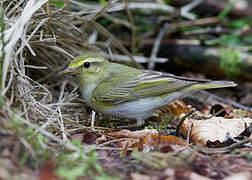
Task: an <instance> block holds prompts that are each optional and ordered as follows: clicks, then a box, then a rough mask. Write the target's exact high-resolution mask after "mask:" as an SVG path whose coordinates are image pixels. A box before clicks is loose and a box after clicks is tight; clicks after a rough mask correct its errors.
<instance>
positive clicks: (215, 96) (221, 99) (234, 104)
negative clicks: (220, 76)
mask: <svg viewBox="0 0 252 180" xmlns="http://www.w3.org/2000/svg"><path fill="white" fill-rule="evenodd" d="M199 93H201V94H203V95H205V96H208V97H211V98H213V99H216V100H218V101H221V102H223V103H225V104H231V105H232V106H234V107H236V108H240V109H245V110H247V111H249V112H252V108H250V107H247V106H244V105H242V104H239V103H237V102H235V101H233V100H231V99H227V98H225V99H224V98H222V97H220V96H217V95H215V94H212V93H209V92H207V91H204V90H201V91H199Z"/></svg>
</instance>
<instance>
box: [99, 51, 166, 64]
mask: <svg viewBox="0 0 252 180" xmlns="http://www.w3.org/2000/svg"><path fill="white" fill-rule="evenodd" d="M101 54H102V55H103V56H105V57H107V58H110V56H109V55H108V54H105V53H101ZM133 57H134V59H135V60H136V62H138V63H147V62H149V61H150V58H148V57H144V56H133ZM113 58H114V60H118V61H126V62H130V61H131V59H130V58H129V57H128V56H124V55H120V54H113ZM153 61H155V62H157V63H165V62H167V61H168V59H167V58H158V57H157V58H155V59H153Z"/></svg>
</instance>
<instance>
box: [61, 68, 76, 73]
mask: <svg viewBox="0 0 252 180" xmlns="http://www.w3.org/2000/svg"><path fill="white" fill-rule="evenodd" d="M74 73H75V70H74V69H73V68H70V67H68V68H66V69H63V70H62V71H60V74H74Z"/></svg>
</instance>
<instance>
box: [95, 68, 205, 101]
mask: <svg viewBox="0 0 252 180" xmlns="http://www.w3.org/2000/svg"><path fill="white" fill-rule="evenodd" d="M134 70H136V69H134ZM112 76H113V80H112V79H111V77H112ZM206 81H207V80H206ZM206 81H205V80H202V82H206ZM199 82H201V81H200V80H195V79H190V78H182V77H177V76H173V75H172V74H167V73H160V72H155V71H143V70H137V71H136V72H135V71H134V73H133V74H132V73H129V72H128V71H127V70H126V71H124V72H118V74H117V73H116V72H113V74H112V75H110V76H109V77H107V78H105V79H104V80H103V81H102V82H101V83H100V84H99V85H98V86H97V88H96V89H95V90H94V93H93V94H92V99H93V100H94V101H96V102H100V103H107V104H111V105H112V104H119V103H122V102H126V101H132V100H137V99H139V98H144V97H150V96H159V95H162V94H166V93H169V92H173V91H178V90H181V89H182V88H184V87H187V86H190V85H192V84H196V83H199Z"/></svg>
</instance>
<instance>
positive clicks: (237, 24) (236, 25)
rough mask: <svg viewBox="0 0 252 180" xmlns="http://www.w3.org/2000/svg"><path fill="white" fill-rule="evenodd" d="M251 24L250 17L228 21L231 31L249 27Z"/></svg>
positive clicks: (251, 17) (251, 19)
mask: <svg viewBox="0 0 252 180" xmlns="http://www.w3.org/2000/svg"><path fill="white" fill-rule="evenodd" d="M251 24H252V16H248V17H244V18H240V19H236V20H233V21H230V22H229V24H228V26H229V27H230V28H233V29H241V28H242V27H244V26H246V25H247V26H249V25H251Z"/></svg>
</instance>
